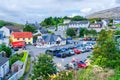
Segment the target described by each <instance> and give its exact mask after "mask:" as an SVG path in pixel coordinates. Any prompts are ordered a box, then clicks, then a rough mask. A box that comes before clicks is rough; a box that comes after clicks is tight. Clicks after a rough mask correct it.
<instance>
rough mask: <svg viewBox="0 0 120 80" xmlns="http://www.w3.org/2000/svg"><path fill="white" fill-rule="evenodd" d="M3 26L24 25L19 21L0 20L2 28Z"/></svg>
mask: <svg viewBox="0 0 120 80" xmlns="http://www.w3.org/2000/svg"><path fill="white" fill-rule="evenodd" d="M3 26H17V27H23V26H24V25H22V24H18V23H14V22H8V21H4V20H0V28H1V27H3Z"/></svg>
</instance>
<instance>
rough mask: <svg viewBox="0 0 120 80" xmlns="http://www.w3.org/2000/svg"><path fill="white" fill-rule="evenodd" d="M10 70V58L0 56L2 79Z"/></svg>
mask: <svg viewBox="0 0 120 80" xmlns="http://www.w3.org/2000/svg"><path fill="white" fill-rule="evenodd" d="M8 72H9V59H8V58H5V57H0V80H1V79H3V78H4V76H5V75H6V74H7V73H8Z"/></svg>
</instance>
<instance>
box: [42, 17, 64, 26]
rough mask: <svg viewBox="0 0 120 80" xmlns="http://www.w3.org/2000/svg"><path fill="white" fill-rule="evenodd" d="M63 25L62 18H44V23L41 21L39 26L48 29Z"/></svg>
mask: <svg viewBox="0 0 120 80" xmlns="http://www.w3.org/2000/svg"><path fill="white" fill-rule="evenodd" d="M60 23H63V18H60V17H54V18H52V17H48V18H45V20H44V21H42V22H41V23H40V24H41V26H45V27H50V26H57V25H58V24H60Z"/></svg>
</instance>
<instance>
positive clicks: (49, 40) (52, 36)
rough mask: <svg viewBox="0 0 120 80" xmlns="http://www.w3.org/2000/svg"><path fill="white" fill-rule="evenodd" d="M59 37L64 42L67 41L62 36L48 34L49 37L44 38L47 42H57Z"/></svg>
mask: <svg viewBox="0 0 120 80" xmlns="http://www.w3.org/2000/svg"><path fill="white" fill-rule="evenodd" d="M58 37H60V38H61V39H62V40H65V39H64V38H62V37H61V36H60V35H54V34H47V35H44V36H42V38H43V39H44V41H45V42H55V41H56V40H57V38H58Z"/></svg>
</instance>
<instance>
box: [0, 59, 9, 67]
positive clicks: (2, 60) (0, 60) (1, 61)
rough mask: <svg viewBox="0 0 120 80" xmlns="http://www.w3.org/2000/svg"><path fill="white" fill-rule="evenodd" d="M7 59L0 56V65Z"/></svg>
mask: <svg viewBox="0 0 120 80" xmlns="http://www.w3.org/2000/svg"><path fill="white" fill-rule="evenodd" d="M8 60H9V59H8V58H5V57H0V66H2V65H3V64H4V63H6V62H7V61H8Z"/></svg>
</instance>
